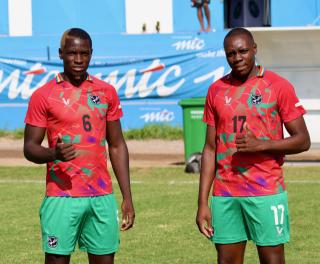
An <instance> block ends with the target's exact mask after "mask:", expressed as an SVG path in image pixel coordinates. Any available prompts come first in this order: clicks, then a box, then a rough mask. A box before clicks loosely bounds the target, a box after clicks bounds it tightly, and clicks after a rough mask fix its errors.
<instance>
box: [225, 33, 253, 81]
mask: <svg viewBox="0 0 320 264" xmlns="http://www.w3.org/2000/svg"><path fill="white" fill-rule="evenodd" d="M224 50H225V53H226V57H227V61H228V63H229V65H230V67H231V69H232V75H233V76H234V77H235V78H237V79H239V80H241V81H245V80H246V79H248V78H250V77H251V76H253V75H254V74H255V72H256V67H255V55H256V53H257V46H256V44H255V43H253V42H252V41H250V39H249V37H248V36H247V35H245V34H241V35H234V36H230V37H229V38H227V39H226V41H225V44H224Z"/></svg>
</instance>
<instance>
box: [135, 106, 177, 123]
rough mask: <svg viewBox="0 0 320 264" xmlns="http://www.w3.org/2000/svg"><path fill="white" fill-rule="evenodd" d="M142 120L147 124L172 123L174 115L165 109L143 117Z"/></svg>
mask: <svg viewBox="0 0 320 264" xmlns="http://www.w3.org/2000/svg"><path fill="white" fill-rule="evenodd" d="M140 118H141V119H143V120H144V122H145V123H149V122H170V121H172V120H173V119H174V113H173V112H170V111H168V110H167V109H164V110H163V111H159V112H149V113H146V114H144V115H142V116H140Z"/></svg>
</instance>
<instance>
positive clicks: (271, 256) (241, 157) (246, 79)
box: [196, 28, 310, 264]
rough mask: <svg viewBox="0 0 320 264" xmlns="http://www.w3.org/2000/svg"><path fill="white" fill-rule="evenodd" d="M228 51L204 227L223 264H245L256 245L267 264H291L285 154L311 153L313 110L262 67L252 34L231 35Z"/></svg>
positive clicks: (208, 168) (216, 91) (207, 160)
mask: <svg viewBox="0 0 320 264" xmlns="http://www.w3.org/2000/svg"><path fill="white" fill-rule="evenodd" d="M224 50H225V54H226V58H227V61H228V63H229V65H230V67H231V73H229V74H227V75H226V76H224V77H223V78H221V79H220V80H218V81H217V82H215V83H213V84H212V85H211V87H210V88H209V91H208V94H207V98H206V103H205V110H204V122H206V123H207V133H206V142H205V146H204V149H203V155H202V169H201V174H200V184H199V196H198V212H197V217H196V222H197V225H198V228H199V230H200V232H201V233H202V234H203V235H205V236H206V237H207V238H209V239H211V240H212V241H213V242H214V243H215V247H216V250H217V253H218V263H232V264H238V263H243V260H244V251H245V247H246V242H247V241H248V240H252V241H253V242H254V243H255V244H256V246H257V250H258V255H259V259H260V263H284V262H285V257H284V243H286V242H288V241H289V237H290V234H289V212H288V203H287V193H286V187H285V184H284V178H283V171H282V168H281V166H282V164H283V159H284V155H285V154H293V153H299V152H302V151H306V150H308V149H309V147H310V138H309V134H308V130H307V128H306V125H305V122H304V119H303V114H304V113H305V110H304V108H303V107H302V106H301V104H300V103H299V100H298V98H297V96H296V95H295V92H294V89H293V86H292V85H291V84H290V83H289V82H288V81H287V80H285V79H284V78H282V77H280V76H279V75H277V74H275V73H273V72H271V71H269V70H265V69H264V68H263V67H262V66H258V65H256V64H255V55H256V53H257V45H256V43H255V42H254V39H253V36H252V35H251V33H250V32H249V31H248V30H246V29H244V28H234V29H232V30H231V31H229V32H228V34H227V35H226V37H225V39H224ZM283 124H284V126H285V128H286V129H287V131H288V133H289V135H290V136H289V137H287V138H283ZM212 184H213V187H212V197H211V209H210V208H209V206H208V196H209V192H210V189H211V186H212Z"/></svg>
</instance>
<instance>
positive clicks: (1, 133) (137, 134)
mask: <svg viewBox="0 0 320 264" xmlns="http://www.w3.org/2000/svg"><path fill="white" fill-rule="evenodd" d="M23 133H24V129H16V130H13V131H10V130H0V137H7V138H12V139H21V138H23ZM123 135H124V137H125V139H136V140H144V139H165V140H176V139H182V138H183V130H182V128H180V127H173V126H169V125H147V126H145V127H143V128H139V129H131V130H128V131H124V132H123Z"/></svg>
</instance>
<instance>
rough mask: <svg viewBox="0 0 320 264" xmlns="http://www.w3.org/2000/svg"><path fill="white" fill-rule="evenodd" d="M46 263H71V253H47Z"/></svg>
mask: <svg viewBox="0 0 320 264" xmlns="http://www.w3.org/2000/svg"><path fill="white" fill-rule="evenodd" d="M44 263H45V264H69V263H70V255H69V256H68V255H55V254H49V253H46V255H45V260H44Z"/></svg>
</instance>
